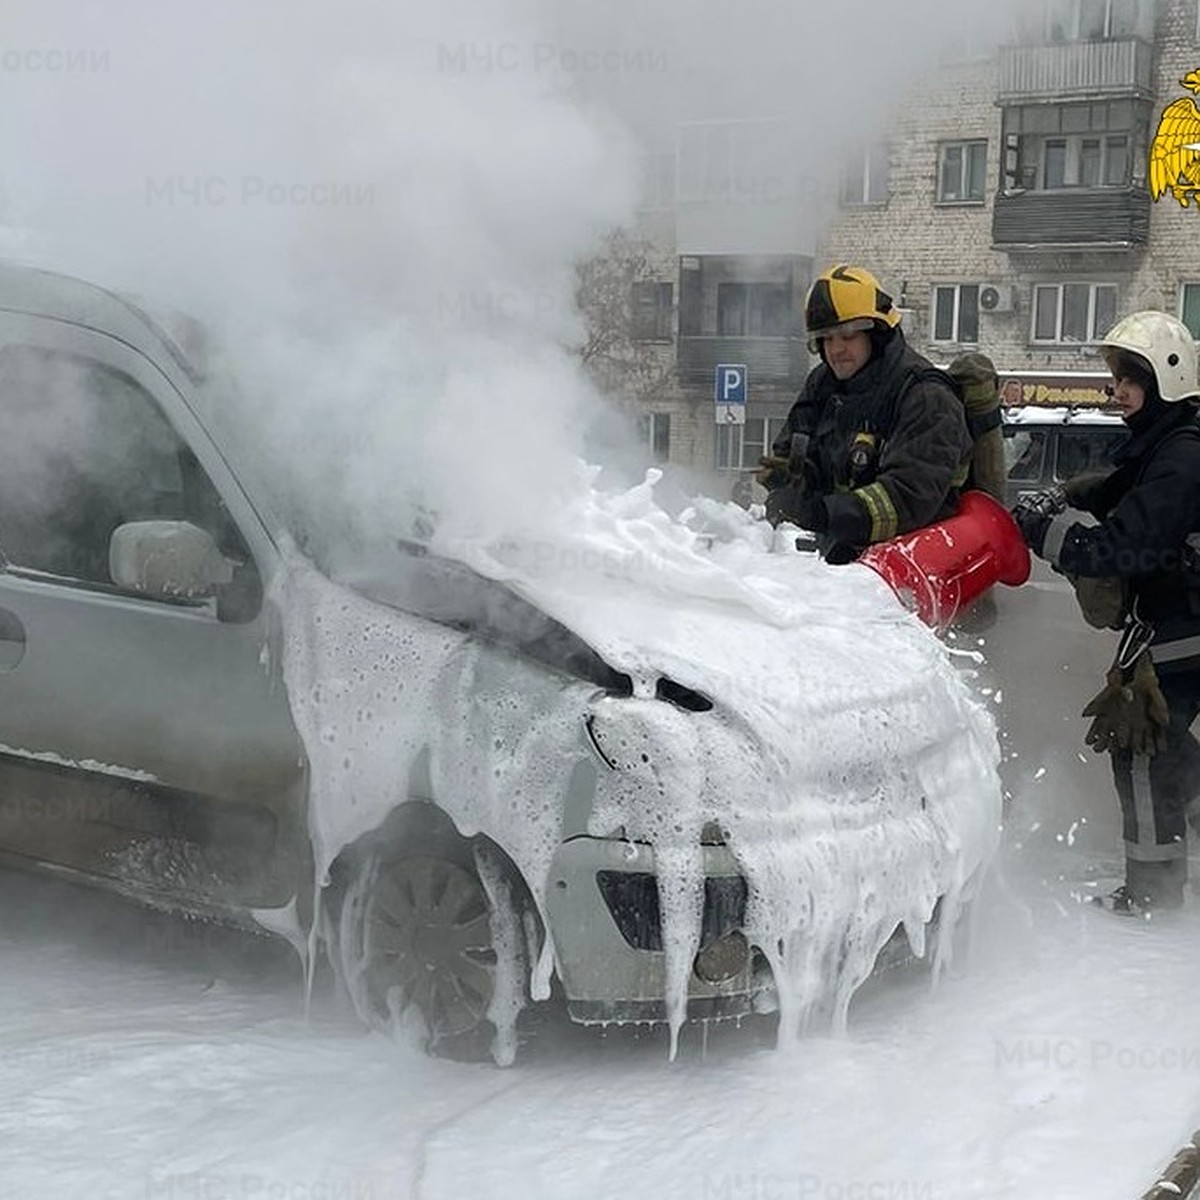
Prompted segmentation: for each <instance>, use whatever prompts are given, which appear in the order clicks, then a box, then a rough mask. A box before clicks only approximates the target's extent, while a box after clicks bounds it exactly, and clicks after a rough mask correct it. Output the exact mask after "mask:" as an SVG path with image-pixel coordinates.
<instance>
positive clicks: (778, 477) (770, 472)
mask: <svg viewBox="0 0 1200 1200" xmlns="http://www.w3.org/2000/svg"><path fill="white" fill-rule="evenodd" d="M754 480H755V482H756V483H758V484H759V485H760V486H761V487H765V488H766V489H767V491H768V492H773V491H774V490H775V489H776V488H781V487H786V486H787V485H788V484H789V483H791V481H792V472H791V468H790V465H789V463H788V460H787V459H786V458H780V457H779V456H778V455H775V454H768V455H766V456H765V457H763V458H760V459H759V460H758V470H757V471H755V472H754Z"/></svg>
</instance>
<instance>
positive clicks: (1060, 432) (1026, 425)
mask: <svg viewBox="0 0 1200 1200" xmlns="http://www.w3.org/2000/svg"><path fill="white" fill-rule="evenodd" d="M1003 430H1004V439H1005V440H1004V450H1005V461H1006V462H1007V464H1008V487H1007V491H1006V496H1005V498H1006V500H1007V501H1008V503H1009V504H1013V503H1014V502H1015V501H1016V500H1017V499H1018V498H1019V497H1020V496H1021V495H1023V494H1025V493H1027V492H1036V491H1040V490H1041V489H1043V488H1048V487H1053V486H1054V485H1055V484H1056V483H1061V482H1062V481H1063V480H1065V479H1070V478H1071V477H1072V476H1073V475H1079V474H1081V473H1082V472H1084V471H1097V470H1102V469H1104V468H1105V467H1106V466H1107V465H1108V455H1109V454H1110V453H1111V452H1112V450H1113V449H1114V448H1115V447H1116V445H1117V443H1118V442H1119V441H1121V439H1122V438H1123V437H1125V435H1126V433H1127V430H1126V428H1125V426H1124V424H1122V422H1121V418H1120V416H1119V414H1117V413H1116V412H1111V411H1107V410H1103V409H1097V408H1069V407H1066V408H1058V407H1055V408H1051V407H1041V406H1039V405H1025V406H1022V407H1020V408H1006V409H1004V411H1003Z"/></svg>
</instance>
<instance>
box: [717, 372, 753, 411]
mask: <svg viewBox="0 0 1200 1200" xmlns="http://www.w3.org/2000/svg"><path fill="white" fill-rule="evenodd" d="M749 380H750V372H749V371H748V370H747V369H746V364H745V363H718V364H717V394H716V401H717V403H718V404H745V403H746V388H747V384H748V383H749Z"/></svg>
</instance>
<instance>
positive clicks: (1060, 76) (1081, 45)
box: [997, 38, 1154, 104]
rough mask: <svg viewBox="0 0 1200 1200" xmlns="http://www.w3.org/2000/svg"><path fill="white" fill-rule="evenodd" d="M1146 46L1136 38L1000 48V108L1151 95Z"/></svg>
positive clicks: (1149, 53) (1152, 91)
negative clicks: (1032, 102) (1033, 102)
mask: <svg viewBox="0 0 1200 1200" xmlns="http://www.w3.org/2000/svg"><path fill="white" fill-rule="evenodd" d="M1150 59H1151V47H1150V45H1149V43H1148V42H1143V41H1142V40H1141V39H1140V38H1125V39H1123V40H1120V41H1105V42H1067V43H1064V44H1062V45H1056V46H1002V47H1001V48H1000V87H999V95H998V97H997V99H998V101H999V103H1001V104H1013V103H1017V102H1019V101H1022V100H1067V99H1071V98H1080V99H1082V98H1087V99H1089V100H1095V99H1103V98H1105V97H1109V96H1131V95H1137V96H1143V97H1147V98H1151V97H1153V95H1154V89H1153V77H1152V75H1151V70H1150V67H1151V62H1150Z"/></svg>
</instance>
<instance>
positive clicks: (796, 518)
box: [767, 482, 829, 533]
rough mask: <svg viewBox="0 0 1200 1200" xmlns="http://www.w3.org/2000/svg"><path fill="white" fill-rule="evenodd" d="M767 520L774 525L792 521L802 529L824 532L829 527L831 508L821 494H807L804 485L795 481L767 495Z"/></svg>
mask: <svg viewBox="0 0 1200 1200" xmlns="http://www.w3.org/2000/svg"><path fill="white" fill-rule="evenodd" d="M767 520H768V521H770V522H771V524H772V525H781V524H783V522H784V521H790V522H791V523H792V524H793V525H799V526H800V528H801V529H810V530H812V531H813V532H814V533H824V532H825V531H826V530H827V529H828V528H829V510H828V509H827V508H826V507H825V501H824V500H823V499H822V498H821V497H820V496H810V495H806V494H805V491H804V488H803V486H802V485H801V484H799V483H797V482H793V483H789V484H788V485H787V487H782V488H778V489H776V490H775V491H773V492H772V493H771V494H770V495H769V496H768V497H767Z"/></svg>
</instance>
